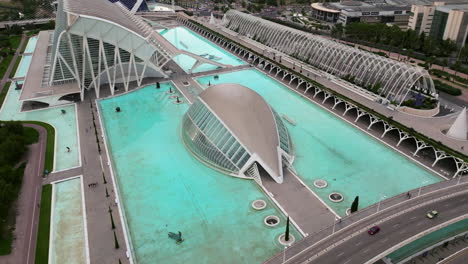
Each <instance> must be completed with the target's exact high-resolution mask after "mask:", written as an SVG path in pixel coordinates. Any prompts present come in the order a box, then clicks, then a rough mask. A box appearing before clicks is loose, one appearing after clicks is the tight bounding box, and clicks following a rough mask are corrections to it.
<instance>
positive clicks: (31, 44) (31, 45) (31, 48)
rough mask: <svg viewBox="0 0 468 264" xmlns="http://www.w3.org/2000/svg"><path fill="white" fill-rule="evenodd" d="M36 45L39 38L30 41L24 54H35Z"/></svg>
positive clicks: (35, 37) (31, 38)
mask: <svg viewBox="0 0 468 264" xmlns="http://www.w3.org/2000/svg"><path fill="white" fill-rule="evenodd" d="M36 44H37V36H34V37H30V38H29V41H28V45H26V49H25V50H24V53H32V52H34V49H35V48H36Z"/></svg>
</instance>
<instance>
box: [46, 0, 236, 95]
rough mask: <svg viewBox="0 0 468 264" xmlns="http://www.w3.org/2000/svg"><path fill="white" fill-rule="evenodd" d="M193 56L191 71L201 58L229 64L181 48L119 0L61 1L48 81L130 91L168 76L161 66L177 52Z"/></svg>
mask: <svg viewBox="0 0 468 264" xmlns="http://www.w3.org/2000/svg"><path fill="white" fill-rule="evenodd" d="M179 54H186V55H188V56H191V57H193V58H195V60H196V62H195V63H194V65H193V67H192V70H193V69H194V68H195V67H198V66H199V65H200V64H202V63H208V64H213V65H216V66H219V67H226V66H227V65H224V64H221V63H218V62H216V61H212V60H209V59H207V58H203V57H200V56H198V55H195V54H193V53H191V52H188V51H184V50H179V49H177V48H176V47H175V46H173V45H172V44H171V43H169V42H168V41H167V40H166V39H164V38H163V37H162V36H161V35H159V34H158V33H157V32H155V31H154V30H153V29H152V28H151V27H150V26H149V25H148V24H146V22H144V21H143V20H142V19H141V18H140V17H137V16H135V15H133V14H132V13H131V11H129V10H128V9H127V8H126V7H124V6H123V5H122V4H121V3H120V2H116V3H111V2H109V1H107V0H79V1H76V0H59V1H58V6H57V19H56V28H55V32H54V41H53V47H52V60H53V61H52V70H51V73H50V79H49V85H51V86H52V85H62V84H66V83H76V84H77V85H78V86H79V88H80V89H79V90H80V91H81V99H83V97H84V90H85V89H91V88H94V89H95V90H96V95H97V96H98V97H99V93H100V86H101V85H102V84H109V86H110V88H111V93H112V94H114V91H115V84H117V83H122V84H123V85H124V87H125V90H128V87H129V83H130V82H131V81H137V83H138V85H140V84H141V81H142V79H143V78H144V77H161V76H164V77H166V73H165V72H164V71H163V67H164V66H165V65H166V64H167V63H168V62H169V61H170V60H171V59H172V58H174V57H175V56H177V55H179Z"/></svg>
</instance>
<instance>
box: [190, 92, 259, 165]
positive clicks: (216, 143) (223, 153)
mask: <svg viewBox="0 0 468 264" xmlns="http://www.w3.org/2000/svg"><path fill="white" fill-rule="evenodd" d="M182 138H183V140H184V142H185V145H186V146H187V148H188V149H189V150H190V151H191V152H192V153H194V154H195V155H196V156H197V157H198V158H200V159H201V160H202V161H204V162H206V163H208V164H209V165H211V166H213V167H215V168H217V169H219V170H222V171H224V172H226V173H228V174H231V173H235V174H237V173H238V172H239V171H240V169H241V168H242V167H243V166H244V165H245V163H246V162H247V161H248V160H249V158H250V154H249V153H248V152H247V150H246V149H245V148H244V147H243V146H242V145H241V144H240V143H239V142H238V141H237V139H236V138H235V137H234V136H233V135H232V134H231V133H230V132H229V131H228V130H227V129H226V128H225V127H224V125H223V124H222V123H221V122H220V121H219V120H218V118H217V117H216V116H215V115H214V114H213V113H211V111H210V110H209V109H208V108H207V107H206V106H205V104H204V103H203V102H201V101H200V100H197V101H196V102H195V103H194V104H193V105H192V106H191V107H190V108H189V110H188V111H187V113H186V114H185V115H184V119H183V124H182Z"/></svg>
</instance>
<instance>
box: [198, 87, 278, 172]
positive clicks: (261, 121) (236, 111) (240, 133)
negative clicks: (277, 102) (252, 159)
mask: <svg viewBox="0 0 468 264" xmlns="http://www.w3.org/2000/svg"><path fill="white" fill-rule="evenodd" d="M199 96H200V99H201V100H202V101H203V102H204V103H205V104H206V105H207V106H208V107H209V108H210V110H211V111H212V112H213V113H214V114H215V115H216V116H217V117H218V119H220V120H221V121H222V122H223V123H224V125H225V127H226V128H228V129H229V130H230V131H231V132H232V134H234V135H235V136H236V137H237V139H238V140H239V142H240V143H241V144H242V145H244V147H245V148H246V149H247V150H248V151H249V152H250V153H251V154H252V155H254V154H257V155H258V157H259V158H260V160H261V161H259V163H260V164H261V165H262V167H263V168H264V169H265V170H266V171H267V172H268V173H270V175H271V176H273V177H274V176H277V177H280V178H281V181H282V175H283V172H282V164H281V153H280V138H279V135H278V128H277V124H276V121H275V117H274V115H273V111H272V109H271V108H270V106H269V105H268V104H267V103H266V102H265V100H264V99H263V98H262V97H261V96H260V95H259V94H258V93H256V92H255V91H253V90H251V89H249V88H247V87H245V86H242V85H239V84H232V83H228V84H218V85H214V86H211V87H209V88H208V89H206V90H205V91H203V92H202V93H201V94H200V95H199ZM265 165H266V166H265Z"/></svg>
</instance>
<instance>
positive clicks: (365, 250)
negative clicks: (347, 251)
mask: <svg viewBox="0 0 468 264" xmlns="http://www.w3.org/2000/svg"><path fill="white" fill-rule="evenodd" d="M369 249H370V248H366V249H364V250H363V251H362V253H366V252H367V251H369Z"/></svg>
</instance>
